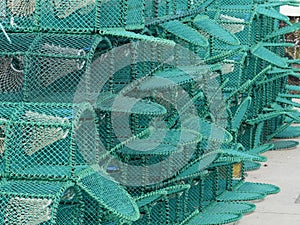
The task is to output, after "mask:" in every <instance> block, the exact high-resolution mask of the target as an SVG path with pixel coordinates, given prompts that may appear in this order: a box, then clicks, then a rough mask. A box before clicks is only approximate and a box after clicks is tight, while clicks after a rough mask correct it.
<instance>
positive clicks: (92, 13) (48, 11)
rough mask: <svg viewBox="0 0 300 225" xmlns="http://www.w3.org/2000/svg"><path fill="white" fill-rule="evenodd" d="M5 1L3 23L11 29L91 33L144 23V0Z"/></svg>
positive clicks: (140, 25) (133, 27)
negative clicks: (100, 0) (98, 0)
mask: <svg viewBox="0 0 300 225" xmlns="http://www.w3.org/2000/svg"><path fill="white" fill-rule="evenodd" d="M1 4H3V5H1V10H2V11H1V15H2V16H3V17H4V21H3V25H4V27H5V28H6V29H7V30H9V31H32V30H38V31H55V32H72V33H74V32H75V33H87V32H88V33H91V32H93V31H95V30H99V29H103V28H128V29H141V28H143V26H144V7H143V6H144V3H143V1H132V0H126V1H121V0H110V1H105V2H97V1H95V0H84V1H78V0H67V1H63V0H55V1H50V0H46V1H42V0H29V1H13V0H9V1H6V2H5V3H1Z"/></svg>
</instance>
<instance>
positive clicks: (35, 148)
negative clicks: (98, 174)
mask: <svg viewBox="0 0 300 225" xmlns="http://www.w3.org/2000/svg"><path fill="white" fill-rule="evenodd" d="M30 106H31V107H30ZM50 108H51V107H50ZM52 109H53V111H52V110H51V109H50V110H49V109H47V108H45V107H39V106H34V105H27V107H22V106H21V107H20V108H16V112H15V114H16V115H15V118H14V119H13V123H12V124H11V126H10V127H9V131H8V133H9V134H10V136H9V140H8V141H7V142H8V144H7V148H6V149H5V154H7V156H8V157H9V160H8V163H7V166H6V170H7V172H8V171H10V172H9V173H10V174H12V175H13V174H18V175H20V176H22V177H27V176H32V177H35V176H45V177H48V176H55V177H62V176H70V175H71V174H70V172H71V162H70V154H71V149H70V147H69V146H70V141H71V133H72V131H71V129H72V127H71V126H70V125H71V122H72V118H70V115H71V113H70V108H69V110H68V109H64V108H59V107H55V106H53V107H52ZM8 165H10V166H8Z"/></svg>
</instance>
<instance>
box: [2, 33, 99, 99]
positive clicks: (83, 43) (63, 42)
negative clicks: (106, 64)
mask: <svg viewBox="0 0 300 225" xmlns="http://www.w3.org/2000/svg"><path fill="white" fill-rule="evenodd" d="M63 36H64V37H62V36H61V35H49V34H42V35H34V34H12V35H10V37H11V40H12V43H13V44H12V45H10V44H8V43H7V40H6V38H5V37H4V36H1V37H2V38H1V42H2V44H1V48H2V50H1V57H0V60H1V62H2V65H4V66H3V67H1V70H0V73H1V80H0V92H1V97H0V99H1V101H10V102H69V103H71V102H73V101H74V97H75V95H76V96H80V98H83V99H86V98H87V97H86V91H85V88H84V86H85V85H83V84H82V83H84V84H86V81H85V80H86V76H83V75H84V74H85V73H86V67H87V65H88V55H89V52H90V49H91V48H92V46H93V42H97V37H96V36H81V37H77V36H74V35H63ZM99 38H100V37H99ZM100 39H101V38H100ZM70 43H72V47H70ZM80 84H81V85H80ZM75 93H77V94H75ZM78 101H82V100H78Z"/></svg>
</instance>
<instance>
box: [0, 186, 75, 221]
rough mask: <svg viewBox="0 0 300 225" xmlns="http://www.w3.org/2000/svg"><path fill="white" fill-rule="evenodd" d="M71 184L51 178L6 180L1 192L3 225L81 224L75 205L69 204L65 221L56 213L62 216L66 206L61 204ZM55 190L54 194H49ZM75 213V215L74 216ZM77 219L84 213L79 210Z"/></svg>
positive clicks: (0, 189) (1, 218) (0, 219)
mask: <svg viewBox="0 0 300 225" xmlns="http://www.w3.org/2000/svg"><path fill="white" fill-rule="evenodd" d="M69 187H70V183H67V182H66V183H60V182H47V181H40V182H37V181H26V182H25V181H24V180H23V181H10V180H8V181H6V182H2V184H1V187H0V191H1V198H0V199H1V207H0V211H1V217H0V223H1V224H29V223H32V224H49V225H50V224H53V223H55V222H56V221H57V222H58V223H56V224H68V223H67V220H69V219H70V220H72V221H73V223H72V224H80V223H79V222H78V221H77V222H75V221H76V220H75V219H74V216H75V214H74V209H73V207H72V206H71V205H65V207H68V208H69V211H67V210H66V211H65V215H64V217H65V220H64V223H60V222H59V219H58V220H56V216H58V217H60V214H61V210H62V208H63V206H62V204H60V201H61V199H64V198H65V196H64V194H63V193H65V191H67V190H68V188H69ZM49 190H51V193H49ZM71 214H73V218H72V216H71ZM77 214H78V215H77V216H78V217H77V218H80V212H79V211H77Z"/></svg>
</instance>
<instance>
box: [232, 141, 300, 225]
mask: <svg viewBox="0 0 300 225" xmlns="http://www.w3.org/2000/svg"><path fill="white" fill-rule="evenodd" d="M295 140H297V141H299V142H300V138H299V139H295ZM263 155H265V156H267V157H268V161H267V162H266V163H262V167H261V168H260V169H259V170H257V171H251V172H247V174H248V177H247V179H246V181H252V182H261V183H270V184H275V185H277V186H279V187H280V188H281V192H280V193H278V194H276V195H269V196H268V197H267V198H266V199H265V200H264V201H261V202H258V203H255V204H256V210H255V211H254V212H253V213H251V214H249V215H246V216H244V217H243V219H242V220H241V221H240V222H239V223H238V224H239V225H300V146H298V147H297V148H294V149H289V150H280V151H278V150H277V151H269V152H266V153H264V154H263ZM297 202H298V203H297Z"/></svg>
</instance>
